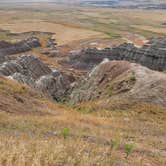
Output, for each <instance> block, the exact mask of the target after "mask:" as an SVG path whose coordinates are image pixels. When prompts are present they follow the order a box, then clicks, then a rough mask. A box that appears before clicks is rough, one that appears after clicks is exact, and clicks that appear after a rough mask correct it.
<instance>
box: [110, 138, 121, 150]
mask: <svg viewBox="0 0 166 166" xmlns="http://www.w3.org/2000/svg"><path fill="white" fill-rule="evenodd" d="M118 144H119V142H118V141H117V140H111V151H112V150H114V149H115V148H116V147H117V146H118Z"/></svg>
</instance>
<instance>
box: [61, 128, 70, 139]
mask: <svg viewBox="0 0 166 166" xmlns="http://www.w3.org/2000/svg"><path fill="white" fill-rule="evenodd" d="M69 132H70V129H69V128H67V127H66V128H64V129H63V130H62V135H63V138H64V139H66V138H67V136H68V135H69Z"/></svg>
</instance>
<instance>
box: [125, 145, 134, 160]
mask: <svg viewBox="0 0 166 166" xmlns="http://www.w3.org/2000/svg"><path fill="white" fill-rule="evenodd" d="M133 149H134V145H133V144H126V145H125V153H126V158H128V156H129V155H130V154H131V153H132V151H133Z"/></svg>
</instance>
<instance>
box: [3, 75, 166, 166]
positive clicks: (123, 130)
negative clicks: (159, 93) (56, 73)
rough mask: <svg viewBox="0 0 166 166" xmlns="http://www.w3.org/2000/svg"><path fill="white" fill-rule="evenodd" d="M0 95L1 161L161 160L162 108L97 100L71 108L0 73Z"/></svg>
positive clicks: (134, 162) (135, 162)
mask: <svg viewBox="0 0 166 166" xmlns="http://www.w3.org/2000/svg"><path fill="white" fill-rule="evenodd" d="M0 98H1V100H0V108H1V112H0V115H1V116H0V117H1V118H0V147H1V155H0V164H1V165H12V166H17V165H26V164H27V165H33V164H34V165H41V166H44V165H54V164H58V165H75V164H78V165H80V166H81V165H82V166H85V165H87V166H90V165H93V164H96V162H97V163H99V165H110V164H118V165H124V164H125V165H140V163H143V164H145V165H147V164H150V165H158V164H160V165H165V157H164V156H165V150H164V145H165V139H164V138H165V137H164V136H165V134H166V133H165V128H164V127H165V118H164V117H165V113H166V112H165V108H164V107H161V106H156V105H153V104H148V103H144V102H143V103H140V102H139V103H137V102H134V103H132V102H129V101H126V100H105V99H104V100H103V99H100V100H97V101H95V102H88V103H84V104H81V105H79V106H76V107H74V108H72V107H70V106H64V105H61V104H57V103H55V102H54V101H52V100H50V99H48V98H45V97H44V96H42V95H41V94H39V93H37V92H35V91H34V90H32V89H31V88H29V87H27V86H25V85H22V84H18V83H16V82H14V81H11V80H8V79H6V78H3V77H0ZM142 122H144V123H142ZM113 142H115V148H114V147H113V148H112V144H113ZM126 144H128V145H132V146H133V149H132V150H133V152H132V153H131V154H130V155H129V157H127V158H126V157H125V156H126V153H125V145H126Z"/></svg>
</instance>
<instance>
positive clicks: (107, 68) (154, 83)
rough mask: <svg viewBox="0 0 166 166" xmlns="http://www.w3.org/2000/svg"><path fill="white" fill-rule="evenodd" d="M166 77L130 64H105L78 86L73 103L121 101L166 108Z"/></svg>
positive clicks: (82, 80) (73, 92) (75, 89)
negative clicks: (158, 105)
mask: <svg viewBox="0 0 166 166" xmlns="http://www.w3.org/2000/svg"><path fill="white" fill-rule="evenodd" d="M165 85H166V74H165V73H160V72H157V71H152V70H150V69H148V68H146V67H143V66H141V65H138V64H134V63H129V62H127V61H109V60H104V61H103V62H102V63H101V64H99V65H98V66H96V67H95V68H94V69H93V70H92V71H91V72H90V73H89V74H88V75H87V76H86V77H84V78H82V79H81V80H80V82H78V83H77V84H76V85H75V87H74V89H73V91H72V94H71V99H72V100H73V102H74V103H77V102H82V101H89V100H94V99H97V98H103V97H105V98H108V97H111V98H115V97H116V98H119V99H127V100H129V101H131V100H136V101H142V102H150V103H156V104H162V105H165V104H166V95H165V94H166V87H165Z"/></svg>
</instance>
